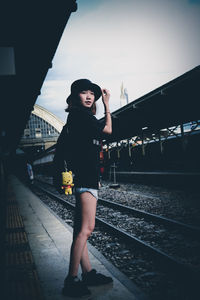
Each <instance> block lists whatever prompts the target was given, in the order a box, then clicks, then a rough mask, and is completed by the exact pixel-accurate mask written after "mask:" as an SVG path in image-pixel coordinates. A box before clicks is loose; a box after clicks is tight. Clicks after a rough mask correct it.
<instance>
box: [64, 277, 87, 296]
mask: <svg viewBox="0 0 200 300" xmlns="http://www.w3.org/2000/svg"><path fill="white" fill-rule="evenodd" d="M62 294H63V295H64V296H70V297H82V296H88V295H91V292H90V290H88V288H87V286H86V284H85V283H83V282H82V281H80V280H79V279H78V277H77V276H76V277H69V276H68V277H66V279H65V281H64V287H63V289H62Z"/></svg>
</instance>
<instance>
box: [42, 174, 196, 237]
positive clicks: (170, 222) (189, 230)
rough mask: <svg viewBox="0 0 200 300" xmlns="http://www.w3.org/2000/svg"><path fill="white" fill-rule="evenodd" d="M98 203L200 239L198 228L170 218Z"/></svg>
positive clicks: (109, 203)
mask: <svg viewBox="0 0 200 300" xmlns="http://www.w3.org/2000/svg"><path fill="white" fill-rule="evenodd" d="M37 181H39V182H41V183H45V184H47V185H49V186H51V187H52V186H53V184H51V183H49V182H44V181H41V180H38V179H37ZM98 203H99V204H102V205H104V206H109V207H111V208H113V209H117V210H120V211H124V212H127V213H132V214H134V215H135V216H138V217H143V218H144V219H146V220H151V221H153V222H156V223H158V224H164V225H167V226H169V227H172V228H175V229H178V230H181V231H184V232H185V233H186V232H187V233H189V234H190V235H193V236H194V237H195V238H197V239H200V227H198V226H193V225H188V224H185V223H183V222H179V221H176V220H173V219H170V218H166V217H163V216H159V215H156V214H153V213H149V212H146V211H144V210H139V209H136V208H133V207H130V206H126V205H122V204H118V203H116V202H113V201H110V200H107V199H103V198H98Z"/></svg>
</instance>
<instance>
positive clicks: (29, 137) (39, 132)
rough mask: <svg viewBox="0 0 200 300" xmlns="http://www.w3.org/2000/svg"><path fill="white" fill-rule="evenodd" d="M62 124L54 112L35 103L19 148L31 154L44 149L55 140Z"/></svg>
mask: <svg viewBox="0 0 200 300" xmlns="http://www.w3.org/2000/svg"><path fill="white" fill-rule="evenodd" d="M63 125H64V122H62V121H61V120H60V119H59V118H57V117H56V116H55V115H54V114H52V113H51V112H49V111H48V110H46V109H45V108H43V107H41V106H39V105H37V104H35V105H34V110H33V111H32V113H31V116H30V119H29V121H28V123H27V125H26V128H25V129H24V134H23V136H22V138H21V140H20V144H19V148H20V149H23V151H25V152H26V153H27V152H28V153H31V154H33V153H35V152H41V151H43V150H46V149H47V148H49V147H50V146H52V145H54V144H55V143H56V142H57V139H58V136H59V134H60V132H61V130H62V127H63Z"/></svg>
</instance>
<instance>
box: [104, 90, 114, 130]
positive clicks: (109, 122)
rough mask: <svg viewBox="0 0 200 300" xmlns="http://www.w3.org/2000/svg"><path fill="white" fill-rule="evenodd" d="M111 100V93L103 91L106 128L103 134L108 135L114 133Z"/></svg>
mask: <svg viewBox="0 0 200 300" xmlns="http://www.w3.org/2000/svg"><path fill="white" fill-rule="evenodd" d="M109 99H110V92H109V91H108V90H107V89H102V101H103V104H104V108H105V127H104V129H103V132H104V133H107V134H111V133H112V119H111V115H110V109H109Z"/></svg>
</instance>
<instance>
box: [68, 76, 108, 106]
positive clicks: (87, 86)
mask: <svg viewBox="0 0 200 300" xmlns="http://www.w3.org/2000/svg"><path fill="white" fill-rule="evenodd" d="M88 90H90V91H93V92H94V97H95V101H97V100H98V99H99V98H100V97H101V96H102V91H101V88H100V87H99V86H98V85H97V84H95V83H93V82H91V81H90V80H88V79H78V80H76V81H74V82H73V83H72V85H71V94H70V95H69V97H68V98H67V100H66V101H67V103H68V104H69V101H70V99H72V98H73V96H77V95H78V94H79V93H80V92H82V91H88Z"/></svg>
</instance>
